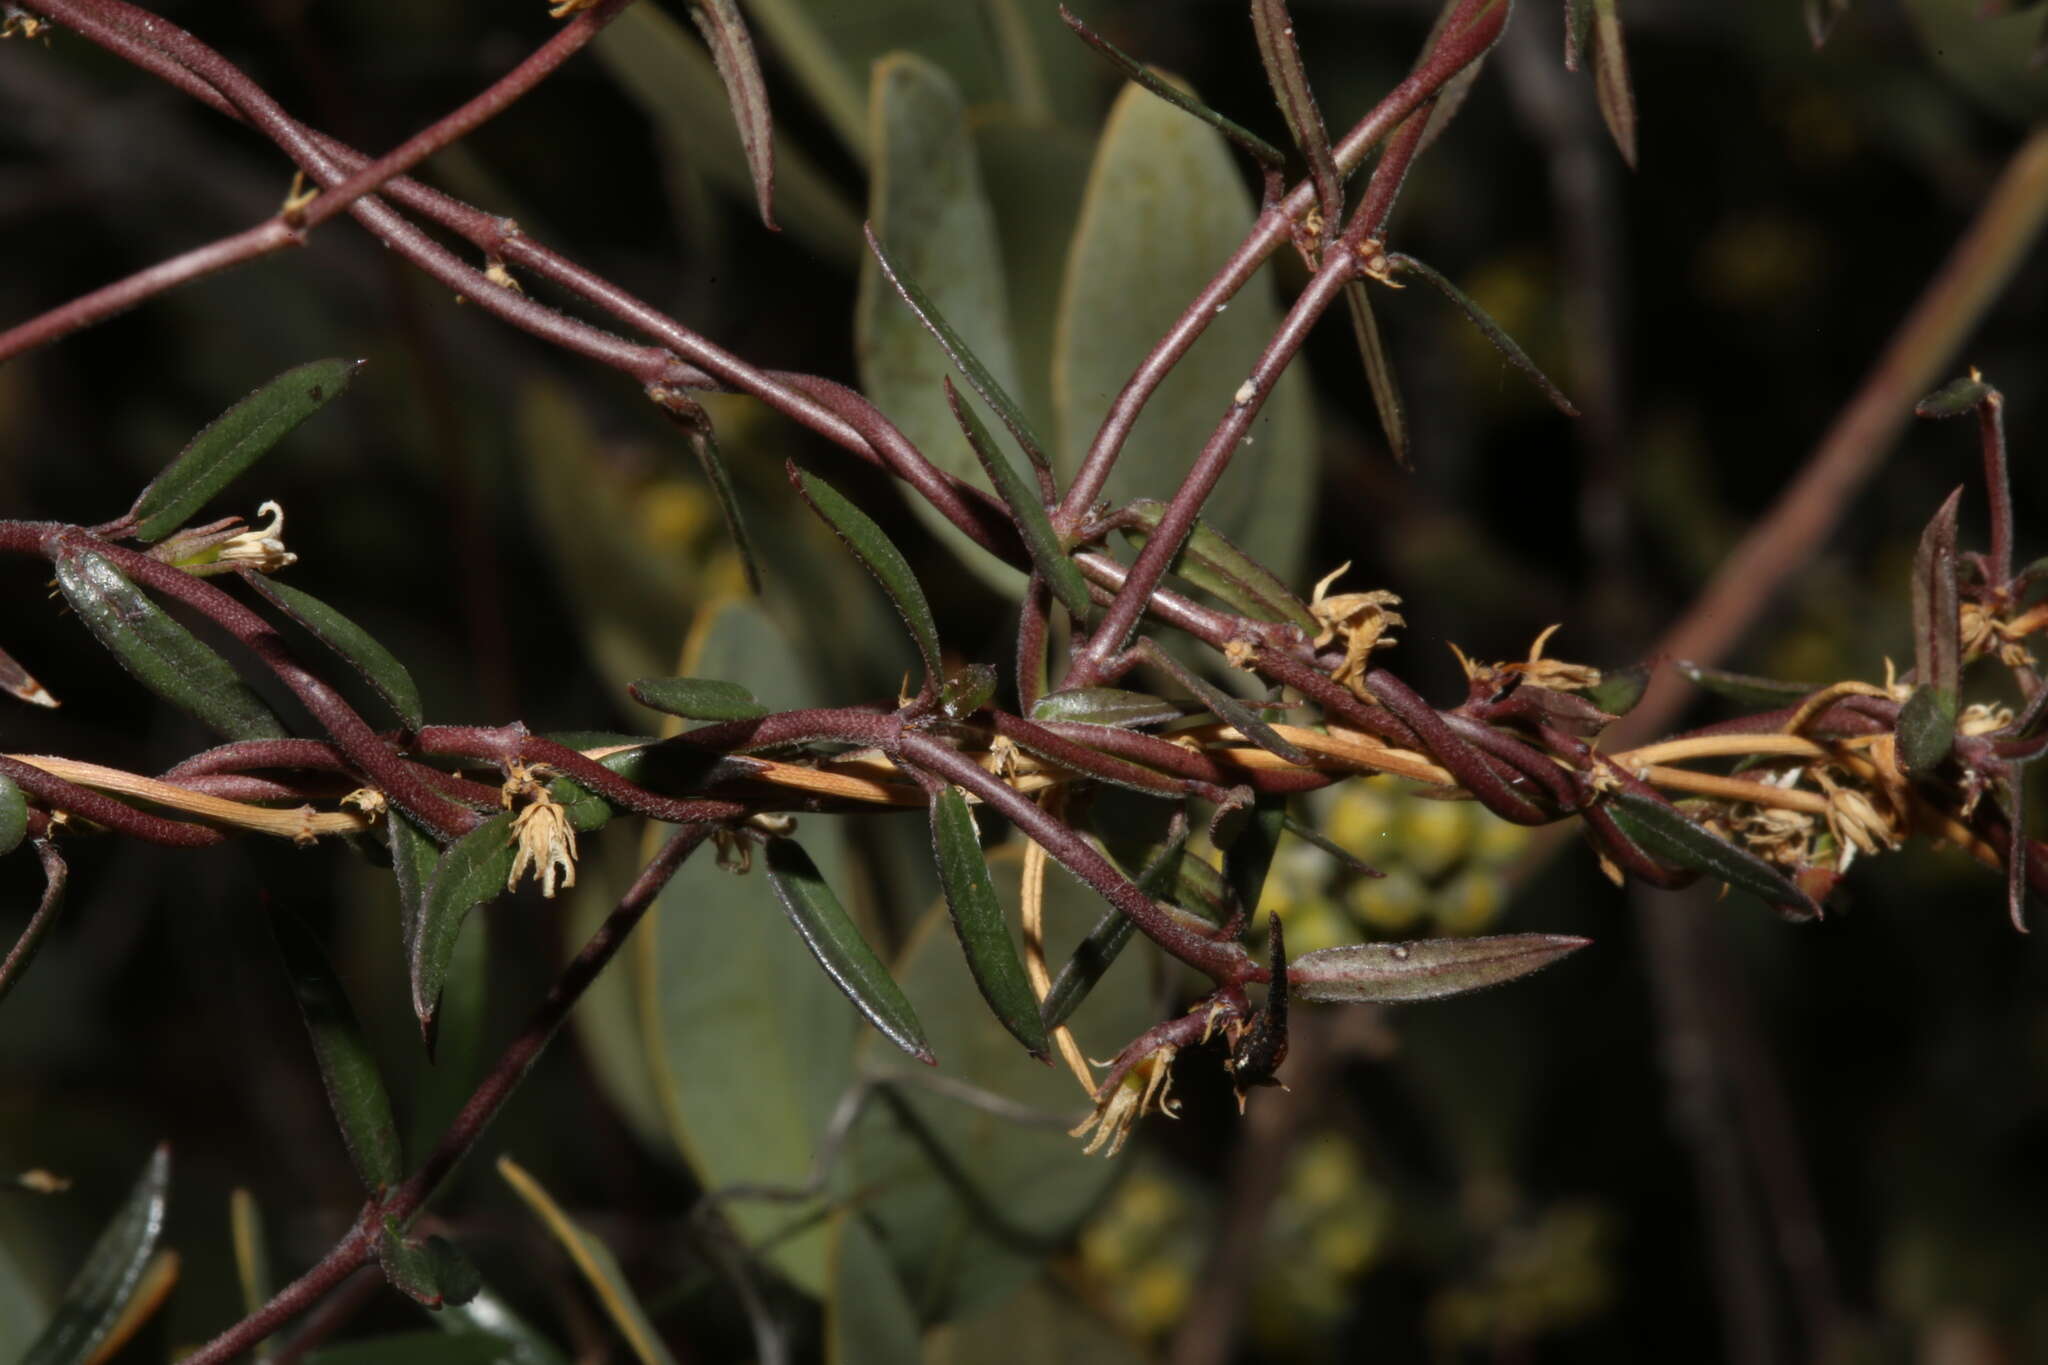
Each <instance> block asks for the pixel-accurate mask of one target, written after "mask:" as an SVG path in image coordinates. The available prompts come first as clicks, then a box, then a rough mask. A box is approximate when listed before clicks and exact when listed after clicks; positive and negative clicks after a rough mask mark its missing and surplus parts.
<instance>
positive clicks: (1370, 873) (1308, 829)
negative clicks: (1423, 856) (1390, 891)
mask: <svg viewBox="0 0 2048 1365" xmlns="http://www.w3.org/2000/svg"><path fill="white" fill-rule="evenodd" d="M1281 823H1282V824H1283V825H1284V826H1285V827H1286V830H1287V832H1288V833H1289V834H1292V835H1293V836H1294V837H1295V838H1297V839H1299V840H1301V841H1302V842H1303V843H1305V844H1308V845H1311V846H1312V847H1315V848H1319V849H1321V850H1322V851H1323V852H1325V853H1327V854H1329V855H1330V856H1331V857H1332V858H1335V859H1336V860H1337V862H1338V863H1339V865H1341V866H1343V867H1347V868H1349V869H1350V870H1351V871H1353V872H1356V873H1357V874H1359V875H1360V876H1362V877H1384V876H1385V875H1386V873H1384V872H1382V871H1380V870H1379V869H1378V868H1376V867H1374V866H1373V865H1372V864H1371V863H1369V862H1367V861H1366V860H1365V859H1363V858H1361V857H1359V856H1358V855H1357V854H1356V853H1353V852H1352V851H1351V850H1350V849H1348V848H1346V847H1344V845H1342V844H1340V843H1338V842H1337V841H1336V840H1334V839H1331V838H1329V837H1328V836H1326V835H1325V834H1324V833H1323V832H1322V831H1321V830H1319V829H1317V828H1315V827H1314V826H1313V825H1305V824H1303V823H1302V822H1301V821H1299V820H1297V819H1295V818H1294V817H1293V816H1291V815H1285V814H1284V813H1283V815H1282V819H1281ZM1257 905H1258V902H1257V901H1252V902H1250V903H1249V904H1248V905H1247V906H1246V908H1247V909H1255V908H1257Z"/></svg>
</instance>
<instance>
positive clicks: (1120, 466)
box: [1053, 86, 1315, 581]
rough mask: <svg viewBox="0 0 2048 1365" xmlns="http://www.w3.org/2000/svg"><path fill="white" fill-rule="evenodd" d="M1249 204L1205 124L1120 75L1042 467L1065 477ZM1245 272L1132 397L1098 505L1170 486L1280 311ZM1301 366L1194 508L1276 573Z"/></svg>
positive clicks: (1302, 508) (1069, 307)
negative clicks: (1143, 395) (1054, 448)
mask: <svg viewBox="0 0 2048 1365" xmlns="http://www.w3.org/2000/svg"><path fill="white" fill-rule="evenodd" d="M1252 216H1253V205H1252V202H1251V198H1250V196H1249V195H1248V194H1247V192H1246V190H1245V187H1244V181H1243V177H1242V175H1241V173H1240V171H1239V170H1238V167H1237V166H1236V165H1235V164H1233V161H1232V158H1231V155H1230V152H1229V150H1228V148H1227V147H1226V146H1225V144H1224V141H1223V139H1222V137H1221V136H1220V135H1218V134H1217V133H1216V132H1214V131H1213V130H1211V129H1209V128H1207V127H1205V126H1203V125H1202V124H1200V123H1197V122H1195V121H1194V120H1192V119H1188V118H1184V117H1182V116H1181V114H1180V113H1179V111H1178V110H1175V109H1173V108H1172V107H1170V106H1168V105H1166V104H1163V103H1161V102H1160V101H1158V100H1156V99H1153V98H1152V97H1151V96H1150V95H1149V94H1147V93H1146V92H1145V91H1143V90H1141V89H1138V88H1137V87H1135V86H1127V87H1126V88H1125V89H1124V91H1123V93H1122V94H1121V95H1119V96H1118V97H1117V101H1116V104H1115V106H1114V107H1113V108H1112V109H1111V110H1110V114H1109V122H1108V124H1107V125H1106V126H1105V127H1104V129H1103V133H1102V140H1101V142H1100V143H1099V144H1098V146H1097V149H1096V154H1095V162H1094V166H1093V168H1092V169H1091V171H1090V174H1089V181H1088V189H1087V193H1086V196H1085V198H1084V200H1083V202H1082V207H1081V216H1080V221H1079V222H1078V223H1077V224H1076V226H1075V228H1074V234H1073V245H1072V247H1071V249H1070V251H1069V253H1068V257H1067V273H1066V277H1065V280H1064V281H1063V283H1062V286H1061V291H1060V318H1059V326H1058V336H1057V339H1056V342H1055V345H1054V351H1053V403H1054V407H1055V409H1056V412H1057V417H1058V426H1059V454H1058V457H1057V462H1056V463H1057V468H1058V469H1059V470H1060V473H1061V477H1062V479H1063V480H1064V479H1068V478H1071V477H1072V475H1073V472H1074V470H1075V469H1076V468H1077V467H1078V466H1079V465H1080V463H1081V459H1082V456H1083V455H1084V453H1085V452H1086V451H1087V449H1088V446H1089V443H1090V441H1091V440H1092V439H1093V437H1094V435H1095V432H1096V429H1097V428H1098V427H1099V426H1100V425H1101V423H1102V420H1103V418H1104V416H1105V415H1106V414H1107V413H1108V411H1109V408H1110V404H1111V403H1112V402H1113V401H1114V399H1115V398H1116V396H1117V394H1118V393H1119V392H1120V391H1121V390H1122V389H1123V386H1124V383H1125V381H1126V380H1128V379H1129V378H1130V376H1131V373H1132V371H1133V370H1135V369H1136V368H1137V367H1138V365H1139V363H1140V362H1141V361H1142V360H1143V359H1144V357H1145V355H1146V354H1147V353H1148V352H1149V351H1150V350H1151V349H1152V347H1153V346H1154V345H1155V344H1156V343H1157V342H1158V340H1159V338H1160V337H1161V336H1162V335H1164V334H1165V333H1166V332H1167V330H1168V329H1169V328H1170V327H1172V326H1173V324H1174V322H1175V320H1176V318H1177V317H1178V316H1179V314H1180V311H1181V310H1182V309H1183V308H1185V307H1186V306H1187V300H1188V299H1190V298H1192V297H1193V296H1195V295H1196V294H1198V293H1200V292H1201V290H1202V288H1203V287H1204V286H1205V285H1206V284H1207V283H1208V282H1209V280H1210V278H1211V277H1212V276H1213V275H1214V274H1215V272H1216V265H1217V262H1219V261H1222V260H1224V259H1226V258H1227V257H1228V256H1229V255H1230V254H1231V252H1233V251H1235V250H1236V249H1237V246H1238V243H1239V242H1240V241H1242V240H1243V238H1244V234H1245V232H1246V231H1247V230H1248V229H1249V228H1250V227H1251V223H1252ZM1271 288H1272V286H1271V283H1270V281H1269V280H1268V279H1266V278H1265V277H1263V276H1261V277H1258V278H1255V279H1254V280H1253V281H1252V282H1251V283H1250V284H1249V285H1247V286H1246V287H1245V288H1244V289H1243V290H1241V291H1239V293H1238V295H1237V297H1236V298H1234V299H1232V300H1231V301H1230V302H1229V303H1228V304H1227V305H1225V308H1226V309H1227V311H1223V312H1220V313H1218V314H1217V315H1216V316H1215V317H1213V318H1212V319H1211V321H1210V323H1209V326H1208V328H1207V330H1206V331H1205V332H1204V333H1203V334H1202V339H1201V340H1200V341H1199V342H1198V343H1197V344H1196V345H1195V347H1194V349H1193V350H1191V351H1190V352H1189V353H1188V354H1187V356H1186V358H1185V359H1183V360H1182V361H1181V362H1180V364H1179V365H1177V366H1176V367H1175V368H1174V371H1173V373H1172V374H1171V375H1169V376H1168V377H1167V379H1166V381H1165V382H1164V383H1163V384H1161V385H1160V387H1159V389H1158V391H1157V392H1156V393H1155V394H1154V395H1153V397H1152V400H1151V401H1150V402H1149V403H1148V404H1147V405H1146V407H1145V411H1144V413H1143V415H1142V416H1140V417H1139V419H1138V421H1137V424H1136V426H1135V427H1134V428H1133V429H1132V431H1131V433H1130V436H1129V439H1128V440H1127V441H1126V442H1125V444H1124V447H1123V453H1122V455H1121V457H1120V458H1119V459H1118V461H1117V464H1116V468H1115V470H1114V471H1112V473H1111V474H1110V477H1109V481H1108V483H1107V484H1106V485H1105V487H1104V495H1105V496H1106V497H1107V498H1108V499H1109V501H1110V502H1111V504H1112V505H1117V504H1121V503H1125V502H1128V501H1130V500H1131V499H1132V498H1138V497H1158V496H1160V494H1161V491H1162V490H1166V489H1172V488H1175V487H1178V486H1179V484H1180V482H1181V479H1182V477H1183V476H1184V475H1185V474H1186V472H1187V469H1188V466H1189V464H1190V463H1191V462H1192V461H1193V459H1194V457H1195V454H1196V452H1198V451H1200V450H1201V449H1202V447H1203V445H1204V444H1205V443H1206V442H1207V440H1208V438H1209V435H1210V433H1211V432H1212V431H1214V429H1215V428H1216V425H1217V423H1218V422H1220V421H1221V420H1222V419H1223V417H1224V416H1225V414H1226V413H1227V412H1228V411H1229V410H1230V405H1231V402H1232V399H1233V396H1234V395H1235V394H1236V392H1237V390H1238V387H1239V385H1241V384H1242V383H1243V382H1244V377H1245V376H1246V375H1247V374H1249V373H1250V372H1251V370H1252V366H1253V365H1254V363H1255V362H1256V361H1257V359H1258V356H1259V353H1260V351H1261V350H1262V349H1263V348H1264V347H1265V344H1266V342H1267V340H1268V339H1269V338H1270V337H1271V335H1272V332H1273V329H1274V327H1275V326H1276V325H1277V323H1278V321H1279V314H1278V311H1277V309H1276V308H1275V307H1274V304H1273V297H1272V293H1271ZM1305 385H1306V380H1305V377H1304V376H1302V375H1301V374H1298V373H1290V374H1288V375H1287V376H1286V377H1285V378H1283V379H1282V380H1281V382H1280V383H1279V385H1278V386H1277V387H1276V388H1275V389H1274V391H1273V393H1272V394H1271V395H1270V397H1269V398H1268V399H1267V401H1266V403H1265V405H1264V407H1263V408H1262V409H1261V411H1260V413H1259V416H1258V418H1257V419H1256V420H1255V421H1254V422H1253V424H1252V427H1251V430H1250V432H1249V433H1248V437H1247V442H1246V445H1245V446H1244V448H1243V449H1241V450H1240V451H1238V452H1237V454H1236V456H1235V458H1234V459H1233V460H1232V462H1231V466H1230V468H1229V469H1228V470H1227V471H1226V472H1225V473H1224V476H1223V478H1222V480H1221V481H1220V482H1219V483H1218V484H1217V486H1216V489H1215V491H1214V492H1213V493H1212V494H1211V495H1210V497H1209V500H1208V502H1207V503H1206V504H1205V505H1204V507H1203V510H1202V519H1203V520H1204V521H1205V522H1207V523H1208V524H1209V525H1210V526H1212V527H1214V528H1215V529H1216V530H1217V531H1218V532H1220V533H1221V534H1223V535H1225V536H1227V537H1229V538H1230V540H1231V541H1232V542H1233V543H1235V544H1236V545H1238V546H1240V547H1242V548H1243V550H1244V552H1245V553H1246V554H1247V555H1249V556H1250V557H1251V558H1252V559H1254V560H1256V561H1257V562H1259V563H1261V564H1264V565H1266V566H1267V568H1268V569H1270V570H1271V571H1273V572H1274V573H1275V574H1277V575H1278V576H1279V577H1280V578H1281V579H1282V580H1283V581H1285V580H1288V579H1291V578H1292V577H1293V576H1294V573H1295V570H1296V569H1297V568H1298V567H1299V565H1300V560H1301V553H1302V549H1303V540H1302V536H1301V528H1302V526H1303V525H1304V524H1305V523H1306V520H1307V518H1308V515H1309V498H1310V494H1311V492H1312V488H1313V482H1314V473H1315V471H1314V456H1315V438H1314V434H1313V430H1312V425H1311V424H1312V417H1311V414H1310V409H1309V405H1308V392H1307V389H1306V387H1305Z"/></svg>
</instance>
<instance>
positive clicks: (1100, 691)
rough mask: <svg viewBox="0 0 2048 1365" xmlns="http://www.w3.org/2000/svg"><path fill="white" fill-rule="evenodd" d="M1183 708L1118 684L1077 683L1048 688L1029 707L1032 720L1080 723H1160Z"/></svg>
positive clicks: (1176, 714)
mask: <svg viewBox="0 0 2048 1365" xmlns="http://www.w3.org/2000/svg"><path fill="white" fill-rule="evenodd" d="M1184 714H1186V713H1185V712H1183V711H1182V710H1181V708H1180V707H1178V706H1176V705H1175V704H1174V703H1172V702H1170V701H1167V700H1166V699H1165V698H1163V697H1155V696H1153V695H1151V694H1150V693H1148V692H1126V691H1125V690H1123V689H1122V688H1120V687H1076V688H1070V689H1068V690H1066V691H1063V692H1048V693H1046V694H1045V695H1044V696H1042V697H1040V698H1039V699H1038V705H1036V706H1034V707H1032V708H1031V718H1032V719H1033V720H1050V721H1073V722H1075V723H1077V724H1081V725H1118V726H1126V727H1136V726H1140V725H1163V724H1165V723H1166V722H1167V721H1170V720H1179V719H1180V718H1181V717H1182V716H1183V715H1184Z"/></svg>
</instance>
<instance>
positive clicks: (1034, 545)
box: [945, 380, 1095, 620]
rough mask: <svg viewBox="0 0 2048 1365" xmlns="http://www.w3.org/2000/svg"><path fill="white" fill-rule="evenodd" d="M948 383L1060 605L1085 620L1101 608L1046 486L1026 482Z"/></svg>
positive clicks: (970, 437)
mask: <svg viewBox="0 0 2048 1365" xmlns="http://www.w3.org/2000/svg"><path fill="white" fill-rule="evenodd" d="M945 386H946V406H947V407H948V408H949V409H950V410H951V411H952V414H953V417H954V419H955V420H956V421H957V422H959V424H960V430H961V432H962V433H963V434H965V435H966V437H967V444H968V445H969V446H970V447H971V448H972V449H973V451H974V458H975V459H976V460H978V461H979V462H980V464H981V467H982V469H983V470H985V471H986V472H987V474H988V477H989V482H991V483H993V484H994V485H995V488H996V492H997V493H998V494H999V495H1000V496H1001V497H1002V499H1003V505H1004V506H1006V507H1008V508H1009V509H1010V518H1011V520H1013V521H1014V522H1016V523H1017V530H1018V532H1019V534H1020V535H1022V537H1023V539H1024V548H1025V550H1027V551H1028V552H1029V553H1030V555H1031V563H1032V565H1033V567H1035V568H1036V569H1037V570H1038V572H1039V574H1040V575H1041V576H1042V577H1043V578H1044V579H1045V582H1046V586H1047V587H1049V588H1051V589H1052V595H1053V596H1054V597H1057V598H1058V599H1059V600H1060V605H1062V606H1064V607H1065V608H1066V609H1067V610H1068V611H1069V612H1071V613H1072V614H1073V616H1074V618H1075V619H1076V620H1085V619H1086V618H1087V617H1088V615H1089V613H1090V612H1092V611H1093V610H1094V609H1095V601H1094V599H1093V598H1091V597H1090V596H1089V595H1088V580H1087V579H1085V578H1083V577H1082V576H1081V570H1080V569H1079V568H1078V567H1076V566H1075V564H1074V561H1073V560H1071V559H1069V558H1068V557H1067V552H1066V549H1065V547H1064V546H1062V545H1061V544H1060V538H1059V534H1058V533H1057V532H1055V531H1054V530H1053V529H1052V518H1051V517H1050V516H1048V515H1047V514H1046V510H1045V504H1044V503H1043V502H1042V501H1041V500H1040V499H1041V497H1042V494H1041V492H1040V490H1039V489H1038V488H1036V487H1034V486H1033V485H1031V484H1028V483H1026V482H1025V481H1024V476H1023V475H1022V474H1019V473H1018V472H1017V467H1016V466H1015V465H1013V464H1011V463H1010V461H1009V457H1007V456H1005V455H1004V454H1003V453H1002V452H1001V451H1000V450H997V449H996V447H995V442H994V441H993V440H992V439H990V437H989V433H988V428H987V427H986V426H984V425H982V421H981V419H980V418H979V417H977V416H975V415H974V409H973V408H972V407H970V406H968V405H967V404H966V403H964V402H962V401H961V400H960V396H959V394H958V393H956V392H955V391H954V389H953V384H952V381H951V380H947V381H945Z"/></svg>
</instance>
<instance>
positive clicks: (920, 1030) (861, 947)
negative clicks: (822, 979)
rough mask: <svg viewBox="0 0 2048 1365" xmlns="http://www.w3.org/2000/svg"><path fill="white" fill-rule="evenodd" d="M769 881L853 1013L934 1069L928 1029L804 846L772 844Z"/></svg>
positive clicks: (787, 841)
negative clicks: (918, 1017) (925, 1028)
mask: <svg viewBox="0 0 2048 1365" xmlns="http://www.w3.org/2000/svg"><path fill="white" fill-rule="evenodd" d="M767 863H768V882H769V885H771V886H773V887H774V888H775V897H776V899H777V900H779V901H781V902H782V908H783V909H784V910H787V911H788V912H789V918H790V922H791V923H792V924H794V925H795V926H796V931H797V934H798V935H799V936H800V937H801V938H802V939H803V941H804V946H806V947H807V948H809V949H810V950H811V954H812V956H814V957H816V958H817V959H818V965H819V966H820V967H823V968H824V969H825V974H826V975H827V976H829V977H831V978H832V984H833V985H835V986H837V987H838V988H839V989H840V990H841V991H843V992H845V994H846V998H847V999H849V1000H851V1001H852V1002H853V1004H854V1008H856V1009H858V1010H859V1011H860V1012H861V1014H862V1015H864V1016H865V1017H866V1018H867V1021H868V1022H869V1023H871V1024H873V1025H874V1026H875V1028H876V1029H878V1030H879V1031H880V1032H881V1035H882V1036H883V1037H884V1038H887V1039H888V1040H889V1041H890V1042H892V1043H894V1044H896V1046H898V1047H900V1048H902V1049H903V1050H904V1051H905V1052H907V1053H909V1054H910V1055H911V1056H913V1057H915V1058H917V1060H919V1061H920V1062H924V1063H927V1064H934V1063H936V1062H937V1061H938V1058H936V1057H934V1056H932V1049H931V1044H929V1043H927V1042H926V1041H925V1036H924V1026H923V1025H922V1024H920V1023H918V1022H917V1011H916V1010H913V1009H912V1008H911V1007H910V1001H909V1000H907V999H906V998H904V995H903V988H902V987H901V986H898V985H897V984H896V979H895V978H894V977H892V976H890V975H889V968H888V967H887V966H886V965H885V964H884V963H883V962H882V959H880V958H879V957H877V956H875V950H874V949H872V948H870V947H868V941H867V940H866V939H865V938H863V937H861V932H860V929H859V927H858V926H856V925H855V924H854V922H853V917H852V916H851V915H849V914H847V913H846V907H845V906H843V905H841V904H840V903H839V898H838V897H837V896H835V895H833V894H832V888H831V887H829V886H827V885H826V884H825V879H824V877H823V876H821V875H819V872H818V865H817V864H816V863H814V862H812V861H811V856H810V855H809V854H808V853H805V852H804V850H803V846H802V845H800V844H798V843H797V842H796V841H795V840H794V839H777V840H775V841H773V842H772V843H770V844H769V845H768V853H767Z"/></svg>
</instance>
